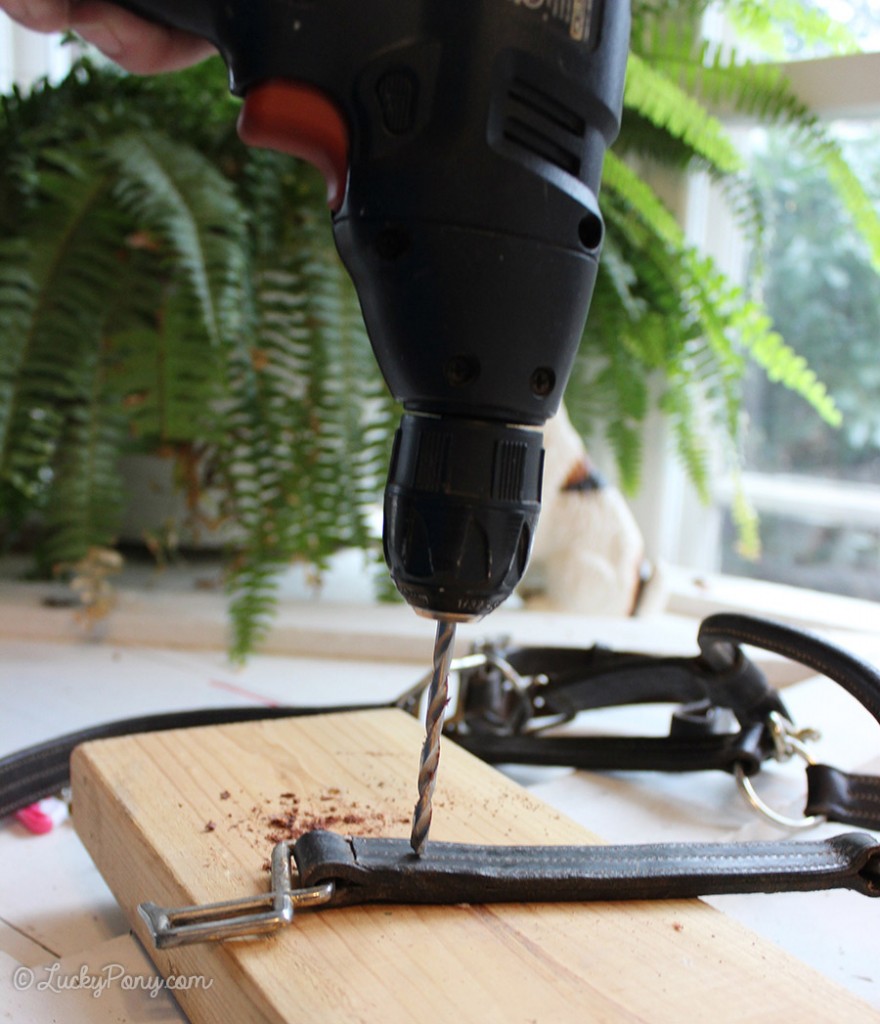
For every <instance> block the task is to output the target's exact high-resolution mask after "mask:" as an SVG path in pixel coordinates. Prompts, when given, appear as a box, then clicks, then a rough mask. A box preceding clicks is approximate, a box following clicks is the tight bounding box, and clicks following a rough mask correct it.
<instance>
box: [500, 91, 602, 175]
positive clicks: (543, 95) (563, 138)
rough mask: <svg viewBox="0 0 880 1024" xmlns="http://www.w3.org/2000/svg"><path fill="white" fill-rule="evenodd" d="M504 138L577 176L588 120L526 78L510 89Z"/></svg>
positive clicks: (503, 132)
mask: <svg viewBox="0 0 880 1024" xmlns="http://www.w3.org/2000/svg"><path fill="white" fill-rule="evenodd" d="M505 113H506V116H505V118H504V128H503V131H502V134H503V136H504V138H505V139H506V140H507V141H508V142H511V143H513V144H514V145H517V146H520V147H522V148H523V149H526V150H528V151H529V152H530V153H533V154H534V155H535V156H538V157H540V158H541V159H542V160H547V161H549V162H550V163H552V164H555V165H556V166H557V167H560V168H561V169H562V170H563V171H565V172H566V173H568V174H574V175H577V174H579V173H580V169H581V156H580V151H581V145H582V142H583V138H584V135H585V133H586V122H585V121H584V119H583V118H582V117H581V116H580V114H578V113H576V112H575V111H573V110H572V109H571V108H570V107H568V106H566V105H565V104H564V103H562V102H560V101H559V100H557V99H556V98H555V97H553V96H551V95H550V94H549V93H547V92H545V91H544V90H543V89H540V88H538V87H537V86H535V85H533V84H532V83H531V82H528V81H526V80H525V79H524V78H514V80H513V82H512V83H511V85H510V88H509V89H508V92H507V109H506V112H505Z"/></svg>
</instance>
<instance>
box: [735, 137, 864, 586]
mask: <svg viewBox="0 0 880 1024" xmlns="http://www.w3.org/2000/svg"><path fill="white" fill-rule="evenodd" d="M834 131H835V134H836V135H837V137H838V138H839V139H840V140H841V143H842V144H843V146H844V148H845V150H846V153H847V156H848V158H849V159H850V161H851V163H852V164H853V165H854V167H855V168H856V170H857V172H858V174H859V177H860V178H861V180H862V181H863V182H864V183H865V184H866V185H867V187H868V189H869V192H870V194H871V196H872V198H873V199H874V200H875V201H876V202H880V122H873V123H869V122H841V123H838V124H836V125H834ZM750 142H751V151H752V157H751V159H752V162H753V167H754V171H755V175H756V179H757V181H758V182H759V185H760V189H761V194H762V198H763V203H764V209H765V211H766V217H767V219H766V229H765V236H764V244H763V248H762V252H761V253H760V254H755V255H754V256H753V257H752V258H751V260H750V266H749V268H748V270H747V279H748V281H749V283H750V285H751V286H752V287H754V288H756V290H757V291H758V293H759V294H760V295H761V296H762V298H763V300H764V302H765V303H766V305H767V308H768V310H769V312H770V314H771V316H772V317H773V319H774V321H775V323H776V325H777V327H778V329H779V330H780V332H781V333H782V335H783V336H784V337H785V338H786V340H788V341H789V343H790V344H791V345H792V346H793V347H794V348H795V349H796V350H797V351H798V352H800V353H801V354H803V355H804V356H805V357H806V358H807V360H808V361H809V363H810V365H811V366H812V367H813V369H814V370H815V371H816V373H817V374H818V376H819V378H820V379H821V380H822V381H824V382H825V384H826V385H827V386H828V388H829V391H830V392H831V394H832V395H833V396H834V399H835V401H836V402H837V404H838V406H839V407H840V409H841V412H842V413H843V416H844V423H843V426H842V427H841V428H840V429H837V430H835V429H834V428H832V427H829V426H827V425H826V424H824V423H822V421H821V420H819V418H818V417H817V416H816V415H815V414H814V413H813V412H812V410H810V409H809V408H808V407H807V406H806V405H805V404H804V403H803V401H802V400H800V399H798V398H796V397H794V396H792V395H791V394H789V393H788V392H787V391H786V390H785V389H784V388H782V387H781V386H779V385H775V384H771V383H770V382H768V381H767V380H766V378H765V377H764V376H763V375H762V374H760V373H758V372H755V373H754V374H752V376H751V378H750V381H749V386H748V388H747V397H746V402H745V407H746V412H747V415H748V419H749V428H748V434H747V444H746V451H745V463H746V469H747V470H748V471H749V472H750V473H753V474H768V475H771V476H772V478H773V480H774V486H773V489H772V491H773V493H772V499H773V504H774V507H773V509H772V510H769V509H768V510H766V511H764V512H763V513H762V514H761V536H762V542H763V551H764V554H763V557H762V559H761V561H760V562H759V563H750V562H745V561H743V560H742V559H740V558H739V556H738V555H737V554H736V551H735V540H736V538H735V536H734V532H733V530H732V527H731V526H730V524H729V523H728V524H727V525H726V527H725V530H724V537H723V554H722V569H723V571H725V572H732V573H736V574H742V575H749V576H757V577H759V578H763V579H770V580H776V581H779V582H786V583H794V584H798V585H803V586H809V587H812V588H814V589H819V590H827V591H831V592H835V593H844V594H850V595H852V596H861V597H868V598H872V599H880V489H878V488H877V485H878V483H880V276H878V275H877V273H876V272H875V271H874V269H873V268H872V266H871V262H870V257H869V254H868V250H867V246H866V245H865V243H864V242H863V241H862V240H861V238H860V237H859V236H858V235H857V233H856V232H855V231H854V230H853V226H852V223H851V221H850V220H849V218H848V215H847V213H846V212H845V211H844V209H843V206H842V204H841V203H840V201H839V200H838V199H837V197H836V195H835V194H834V191H833V190H832V188H831V186H830V185H829V183H828V180H827V178H826V176H825V174H824V172H823V171H822V170H821V168H818V167H817V166H815V164H811V163H810V162H809V161H807V160H806V159H804V158H803V157H802V156H800V155H799V154H798V153H797V152H796V151H795V150H793V148H792V147H791V146H790V145H789V144H788V140H787V139H786V138H785V137H784V135H782V134H779V135H776V134H773V133H767V132H764V131H755V132H753V133H752V137H751V140H750ZM756 479H758V480H760V477H758V478H756ZM765 479H766V478H765ZM786 480H791V481H792V487H791V495H790V500H789V501H788V502H787V504H786V499H785V482H786ZM811 480H812V481H818V483H817V484H816V485H815V491H816V499H817V500H816V504H817V505H819V506H821V505H822V501H820V500H819V496H820V493H821V495H822V498H823V500H824V504H825V506H826V507H827V509H828V511H827V512H826V513H824V521H823V513H818V514H817V512H816V509H815V508H814V507H812V502H811V499H810V493H809V488H805V486H804V485H805V482H806V481H811ZM854 484H855V485H861V489H858V488H857V489H855V490H853V485H854ZM768 493H769V491H768V488H766V487H765V488H761V487H760V486H758V488H757V490H756V504H757V505H758V509H759V512H761V501H762V498H763V499H766V498H767V497H768ZM829 494H834V495H835V496H836V497H837V498H839V500H835V501H828V500H827V499H828V495H829ZM849 496H852V497H853V501H855V500H856V499H858V502H857V503H858V505H859V509H858V510H855V509H852V510H850V512H848V511H847V508H846V505H847V500H849ZM874 502H876V503H877V505H876V507H877V516H876V518H875V517H873V515H872V514H871V512H870V509H871V508H873V507H874V504H873V503H874ZM780 503H781V504H782V505H783V506H785V507H784V508H783V509H782V510H780V507H779V505H780ZM866 508H868V513H867V515H866V513H865V509H866ZM875 522H876V524H877V525H876V527H875V526H874V523H875Z"/></svg>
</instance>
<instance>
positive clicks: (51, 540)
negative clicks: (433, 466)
mask: <svg viewBox="0 0 880 1024" xmlns="http://www.w3.org/2000/svg"><path fill="white" fill-rule="evenodd" d="M235 114H236V105H235V103H234V102H233V101H232V100H230V99H228V98H227V96H226V95H225V85H224V82H223V75H222V73H221V71H220V70H219V68H218V67H216V66H213V67H212V66H205V67H202V68H196V69H193V70H191V71H189V72H187V73H185V74H182V75H179V76H172V77H165V78H161V79H152V80H150V79H135V78H127V77H122V76H120V75H119V74H117V73H115V72H113V71H111V70H107V69H99V68H96V67H94V66H92V65H91V64H89V63H87V62H84V63H80V64H78V65H77V66H76V67H75V68H74V69H73V71H72V73H71V74H70V75H69V76H68V78H67V79H66V80H65V81H64V82H62V83H61V84H60V85H58V86H55V87H52V86H49V85H46V84H43V85H42V86H41V87H40V88H38V89H37V90H35V91H34V92H32V93H31V94H30V95H28V96H24V95H21V94H19V93H13V94H12V95H11V96H9V97H6V98H5V99H4V100H3V105H2V112H0V183H2V184H0V233H2V239H3V241H2V242H0V521H2V526H3V530H4V533H5V535H6V537H7V539H9V538H11V537H13V536H14V533H15V530H16V528H17V527H18V526H20V525H21V523H22V522H24V521H25V520H26V519H28V518H29V517H30V518H32V517H33V516H34V514H35V513H36V514H38V515H39V516H40V518H41V521H42V523H43V525H44V527H45V530H44V532H43V534H42V539H41V543H40V545H39V547H38V550H37V556H38V559H39V561H40V562H41V564H42V565H43V566H44V567H47V568H49V567H51V566H54V565H59V564H69V563H75V562H77V561H78V560H79V559H81V558H82V557H83V555H84V554H85V553H86V552H87V551H88V550H89V549H90V548H94V547H96V546H102V545H103V546H106V545H108V544H112V543H113V540H114V537H115V535H116V532H117V531H118V528H119V519H120V509H121V505H122V493H121V483H120V478H119V473H118V461H119V457H120V455H121V454H122V453H124V452H126V451H131V450H134V451H152V452H155V451H162V452H164V453H166V454H172V455H174V456H175V457H176V458H177V460H178V462H179V464H180V465H181V467H184V468H185V469H186V473H185V478H186V480H187V481H188V482H189V490H190V493H189V498H190V500H191V504H193V505H194V506H195V505H197V504H198V500H199V497H200V491H201V490H202V488H203V487H204V486H206V484H207V483H210V484H211V485H212V487H213V488H214V489H215V490H217V489H219V491H220V493H221V495H222V511H223V515H224V516H225V517H226V518H228V519H229V520H230V521H232V522H234V523H235V525H236V530H237V536H238V537H239V538H240V540H238V541H237V542H236V544H235V550H234V551H233V552H232V557H231V559H230V572H229V590H230V595H231V611H232V624H233V639H232V649H233V651H234V652H235V653H236V654H242V653H244V652H246V651H248V650H251V649H253V647H254V646H255V645H256V644H257V643H258V641H259V639H260V636H261V634H262V632H263V630H264V629H265V627H266V625H267V623H268V621H269V618H270V613H271V609H272V607H273V603H274V597H275V587H276V582H275V580H276V574H277V571H278V570H279V569H280V568H282V567H284V566H286V565H288V564H289V563H290V562H291V561H293V560H294V559H297V558H300V559H305V560H308V561H309V562H310V563H312V564H314V565H317V566H321V565H322V564H323V563H325V562H326V560H327V558H328V557H329V556H330V555H331V554H332V553H333V552H334V551H335V550H337V549H338V548H339V547H340V546H343V545H355V546H359V547H362V548H367V547H369V546H370V545H371V544H372V540H371V537H370V533H369V530H368V515H369V513H370V510H371V506H372V502H373V501H374V500H375V497H376V493H377V488H378V487H379V486H380V482H381V477H382V471H383V469H384V466H385V464H386V462H387V444H388V439H389V434H390V428H389V427H388V422H387V421H388V418H389V412H390V403H389V401H388V399H386V398H385V394H384V387H383V385H382V383H381V380H380V377H379V373H378V370H377V369H376V367H375V364H374V361H373V358H372V354H371V352H370V349H369V345H368V343H367V341H366V337H365V332H364V329H363V326H362V323H361V320H360V316H359V312H358V307H357V300H356V297H355V296H354V293H353V290H352V288H351V286H350V284H349V283H348V279H347V277H346V275H345V273H344V271H343V270H342V268H341V266H340V264H339V262H338V260H337V259H336V256H335V252H334V250H333V248H332V242H331V239H330V237H329V233H328V231H327V229H326V226H325V219H326V218H325V213H324V207H325V203H324V201H323V199H322V198H321V187H320V184H319V181H318V180H317V178H316V176H315V175H314V174H313V173H312V172H311V171H310V169H308V168H306V167H303V166H298V165H296V164H294V163H293V162H291V161H289V160H286V159H284V158H282V157H279V156H276V155H275V154H271V153H266V152H257V151H248V150H246V149H245V148H244V147H243V146H241V145H240V144H239V142H238V141H237V138H236V136H235V130H234V124H235ZM168 126H173V127H172V128H169V127H168ZM181 140H184V141H181Z"/></svg>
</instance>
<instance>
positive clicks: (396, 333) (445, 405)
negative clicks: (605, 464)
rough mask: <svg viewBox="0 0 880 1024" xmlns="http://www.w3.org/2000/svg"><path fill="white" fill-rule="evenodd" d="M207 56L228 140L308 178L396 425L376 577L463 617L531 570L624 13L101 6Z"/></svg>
mask: <svg viewBox="0 0 880 1024" xmlns="http://www.w3.org/2000/svg"><path fill="white" fill-rule="evenodd" d="M118 2H121V4H122V6H124V7H127V8H129V9H131V10H132V11H135V12H137V13H139V14H142V15H145V16H147V17H150V18H153V19H154V20H156V21H160V22H164V23H166V24H169V25H172V26H174V27H177V28H182V29H186V30H188V31H190V32H193V33H195V34H198V35H200V36H203V37H205V38H207V39H209V40H210V41H211V42H212V43H213V44H214V45H215V46H216V47H217V49H218V50H219V51H220V53H221V55H222V56H223V58H224V60H225V62H226V64H227V66H228V68H229V73H230V82H231V88H232V91H233V92H234V93H235V94H237V95H240V96H242V97H243V98H244V106H243V110H242V115H241V119H240V122H239V131H240V134H241V136H242V138H243V139H244V141H245V142H249V143H252V144H255V145H261V146H268V147H270V148H275V149H280V150H282V151H287V152H290V153H293V154H296V155H298V156H302V157H305V158H306V159H309V160H311V162H313V163H315V164H316V165H317V166H318V167H319V168H320V169H321V170H322V171H323V172H324V174H325V177H326V178H327V182H328V199H329V202H330V207H331V210H332V219H333V231H334V235H335V238H336V244H337V247H338V249H339V252H340V255H341V257H342V259H343V261H344V263H345V265H346V267H347V268H348V271H349V273H350V274H351V277H352V279H353V281H354V284H355V287H356V289H357V292H358V295H359V298H360V302H361V307H362V310H363V314H364V318H365V321H366V325H367V330H368V333H369V336H370V340H371V343H372V346H373V350H374V352H375V355H376V358H377V360H378V362H379V366H380V368H381V370H382V373H383V375H384V377H385V380H386V382H387V384H388V387H389V388H390V390H391V392H392V394H393V395H394V396H395V398H397V399H398V400H399V401H400V402H401V403H402V404H403V406H404V410H405V413H404V415H403V418H402V420H401V425H400V429H399V430H398V433H397V436H396V439H395V445H394V452H393V456H392V461H391V467H390V471H389V476H388V483H387V488H386V492H385V529H384V545H385V555H386V560H387V562H388V565H389V568H390V571H391V574H392V577H393V578H394V581H395V583H396V584H397V587H398V589H399V590H400V592H401V593H402V594H403V596H404V598H405V599H406V600H407V601H408V603H409V604H410V605H411V606H412V607H414V608H415V609H416V610H417V611H419V612H420V613H423V614H426V615H429V616H432V617H435V618H439V619H446V620H450V621H463V620H469V619H475V618H479V617H481V616H483V615H485V614H486V613H487V612H489V611H491V610H492V609H493V608H495V607H496V606H497V605H498V604H500V603H501V602H502V601H503V600H504V599H505V598H506V597H507V596H509V594H510V593H511V591H512V590H513V588H514V587H515V586H516V584H517V583H518V582H519V580H520V579H521V577H522V575H523V573H524V571H525V568H526V563H527V561H528V555H529V550H530V547H531V541H532V536H533V533H534V530H535V526H536V523H537V517H538V512H539V509H540V498H541V473H542V461H543V448H542V438H541V432H540V427H541V425H542V424H543V423H544V421H545V420H546V419H547V418H548V417H549V416H551V415H553V413H555V412H556V410H557V408H558V406H559V402H560V400H561V397H562V393H563V390H564V388H565V384H566V381H567V379H568V376H569V373H570V371H571V367H572V363H573V360H574V356H575V352H576V350H577V347H578V343H579V341H580V337H581V333H582V330H583V326H584V322H585V319H586V316H587V312H588V309H589V304H590V298H591V295H592V290H593V285H594V281H595V277H596V270H597V259H598V253H599V249H600V247H601V243H602V235H603V224H602V219H601V216H600V213H599V208H598V204H597V199H596V196H597V193H598V189H599V179H600V175H601V169H602V161H603V157H604V153H605V149H606V147H607V146H608V145H610V143H611V142H612V141H613V139H614V138H615V136H616V134H617V131H618V129H619V119H620V112H621V106H622V94H623V81H624V70H625V65H626V58H627V52H628V42H629V4H628V0H118Z"/></svg>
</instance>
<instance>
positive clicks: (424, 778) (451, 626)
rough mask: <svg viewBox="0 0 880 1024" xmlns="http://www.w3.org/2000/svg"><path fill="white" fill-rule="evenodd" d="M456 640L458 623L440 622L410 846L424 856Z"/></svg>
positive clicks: (417, 853)
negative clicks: (453, 647) (456, 624)
mask: <svg viewBox="0 0 880 1024" xmlns="http://www.w3.org/2000/svg"><path fill="white" fill-rule="evenodd" d="M454 642H455V623H454V622H444V621H442V620H441V621H440V622H438V623H437V638H436V639H435V641H434V670H433V673H432V675H431V685H430V686H429V687H428V710H427V712H426V714H425V743H424V746H423V747H422V757H421V761H420V762H419V800H418V803H417V804H416V809H415V811H414V812H413V824H412V835H411V836H410V840H409V842H410V846H412V848H413V851H414V852H415V854H416V856H419V857H420V856H421V855H422V853H424V851H425V846H426V845H427V842H428V832H429V831H430V829H431V814H432V806H431V800H432V798H433V796H434V787H435V786H436V785H437V767H438V765H439V763H440V736H441V734H442V732H443V716H444V715H445V714H446V705H447V703H448V702H449V696H448V692H449V688H448V677H449V666H450V665H451V663H452V646H453V643H454Z"/></svg>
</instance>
